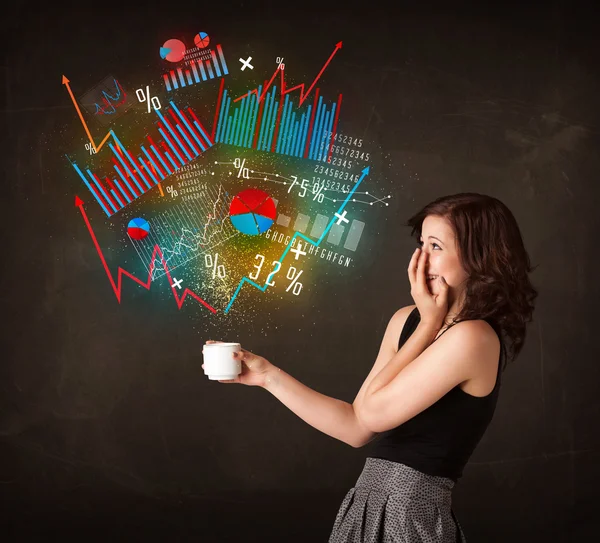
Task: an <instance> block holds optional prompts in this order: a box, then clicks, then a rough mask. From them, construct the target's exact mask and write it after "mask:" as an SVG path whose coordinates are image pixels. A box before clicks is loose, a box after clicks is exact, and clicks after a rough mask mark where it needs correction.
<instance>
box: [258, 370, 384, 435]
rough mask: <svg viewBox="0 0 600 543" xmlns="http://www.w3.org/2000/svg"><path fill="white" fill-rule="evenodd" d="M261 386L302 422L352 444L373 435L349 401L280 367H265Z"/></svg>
mask: <svg viewBox="0 0 600 543" xmlns="http://www.w3.org/2000/svg"><path fill="white" fill-rule="evenodd" d="M263 388H264V389H266V390H268V391H269V392H270V393H271V394H273V396H275V397H276V398H277V399H278V400H279V401H280V402H281V403H282V404H284V405H285V406H286V407H287V408H288V409H290V410H291V411H293V412H294V413H295V414H296V415H298V416H299V417H300V418H301V419H302V420H303V421H304V422H306V423H308V424H310V425H311V426H312V427H314V428H316V429H317V430H319V431H320V432H323V433H324V434H327V435H329V436H331V437H333V438H335V439H339V440H340V441H343V442H344V443H347V444H348V445H350V446H352V447H361V446H362V445H364V444H365V443H366V441H368V440H369V438H370V437H371V436H372V435H373V432H370V431H369V430H367V429H366V428H365V427H364V426H363V425H362V424H361V423H360V422H359V420H358V418H357V417H356V413H355V412H354V409H353V407H352V405H351V404H349V403H348V402H344V401H343V400H338V399H336V398H332V397H330V396H325V395H324V394H321V393H320V392H317V391H316V390H313V389H312V388H309V387H307V386H306V385H304V384H302V383H301V382H300V381H298V380H297V379H295V378H294V377H292V376H291V375H290V374H289V373H286V372H285V371H283V370H282V369H280V368H277V367H275V366H272V367H271V368H270V369H269V370H268V372H267V375H266V377H265V384H264V385H263Z"/></svg>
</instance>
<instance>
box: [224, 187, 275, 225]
mask: <svg viewBox="0 0 600 543" xmlns="http://www.w3.org/2000/svg"><path fill="white" fill-rule="evenodd" d="M275 213H276V212H275V202H274V201H273V199H272V198H271V197H270V196H269V195H268V194H267V193H266V192H264V191H262V190H260V189H245V190H243V191H242V192H240V193H238V194H236V195H235V196H234V197H233V200H231V205H230V206H229V218H230V219H231V223H232V224H233V226H234V227H235V228H236V229H237V230H238V231H240V232H241V233H242V234H247V235H249V236H257V235H258V234H262V233H263V232H266V231H267V230H268V229H269V228H271V225H272V224H273V222H275Z"/></svg>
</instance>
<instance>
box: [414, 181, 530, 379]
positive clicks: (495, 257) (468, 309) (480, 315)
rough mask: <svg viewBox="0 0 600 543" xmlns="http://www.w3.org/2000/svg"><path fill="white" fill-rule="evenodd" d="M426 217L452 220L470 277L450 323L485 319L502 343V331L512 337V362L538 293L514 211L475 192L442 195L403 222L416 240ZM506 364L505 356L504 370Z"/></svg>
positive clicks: (518, 348)
mask: <svg viewBox="0 0 600 543" xmlns="http://www.w3.org/2000/svg"><path fill="white" fill-rule="evenodd" d="M428 215H436V216H439V217H442V218H444V219H446V220H447V221H448V222H449V223H450V225H451V226H452V228H453V230H454V233H455V235H456V246H457V250H458V254H459V258H460V260H461V263H462V266H463V268H464V270H465V271H466V273H467V274H468V275H469V277H468V279H467V281H466V284H465V303H464V305H463V307H462V309H461V311H460V312H459V313H458V315H456V317H455V318H454V320H453V322H452V325H454V324H456V323H458V322H460V321H463V320H476V319H482V320H485V321H487V322H488V323H489V324H490V325H491V326H492V328H494V330H495V331H496V333H497V334H498V336H499V337H500V339H501V344H502V346H503V343H504V342H503V341H502V338H503V335H504V336H505V338H508V339H509V340H510V343H511V347H510V359H511V361H514V360H515V359H516V357H517V355H518V354H519V352H520V351H521V349H522V348H523V345H524V343H525V336H526V324H527V323H528V322H531V320H532V315H533V309H534V300H535V299H536V298H537V296H538V292H537V290H536V289H535V288H533V285H532V284H531V281H530V280H529V277H528V274H529V273H530V272H531V271H533V270H534V269H535V268H537V266H534V267H533V268H532V267H531V262H530V259H529V255H528V254H527V251H526V250H525V246H524V244H523V238H522V237H521V232H520V230H519V226H518V225H517V221H516V220H515V217H514V215H513V214H512V212H511V211H510V210H509V209H508V207H506V205H505V204H503V203H502V202H501V201H500V200H498V199H497V198H493V197H492V196H487V195H484V194H478V193H475V192H463V193H459V194H452V195H449V196H442V197H441V198H438V199H437V200H434V201H433V202H431V203H430V204H428V205H426V206H425V207H424V208H423V209H422V210H421V211H419V212H418V213H417V214H415V215H414V216H412V217H411V218H410V219H409V220H408V221H407V222H406V224H405V226H409V227H412V231H411V236H414V237H415V238H416V240H417V243H418V242H419V239H420V237H421V229H422V227H423V221H424V220H425V217H427V216H428ZM505 355H506V352H505ZM506 364H507V360H506V356H505V357H504V365H503V366H502V369H503V370H504V368H505V367H506Z"/></svg>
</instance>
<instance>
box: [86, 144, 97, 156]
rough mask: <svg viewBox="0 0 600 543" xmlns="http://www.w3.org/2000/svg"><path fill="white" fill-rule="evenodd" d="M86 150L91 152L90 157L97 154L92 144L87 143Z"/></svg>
mask: <svg viewBox="0 0 600 543" xmlns="http://www.w3.org/2000/svg"><path fill="white" fill-rule="evenodd" d="M85 148H86V149H87V150H88V151H89V152H90V155H94V154H96V149H94V146H93V145H92V144H91V143H86V144H85Z"/></svg>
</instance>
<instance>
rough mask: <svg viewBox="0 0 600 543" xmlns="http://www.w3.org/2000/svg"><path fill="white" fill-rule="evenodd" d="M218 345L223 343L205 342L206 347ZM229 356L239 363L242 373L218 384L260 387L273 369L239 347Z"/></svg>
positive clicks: (262, 359) (264, 359) (266, 361)
mask: <svg viewBox="0 0 600 543" xmlns="http://www.w3.org/2000/svg"><path fill="white" fill-rule="evenodd" d="M219 343H223V342H222V341H212V340H209V341H207V342H206V345H215V344H219ZM231 356H232V357H233V359H234V360H238V361H240V362H241V369H242V372H241V373H240V374H239V375H238V376H237V377H235V378H234V379H218V381H219V383H240V384H242V385H248V386H259V387H262V386H264V385H265V382H266V378H267V375H268V374H269V372H271V371H272V370H273V369H274V368H275V366H273V364H271V362H269V361H268V360H267V359H266V358H263V357H262V356H258V355H256V354H254V353H251V352H250V351H247V350H246V349H242V348H241V347H240V350H238V351H236V352H233V353H231ZM204 366H205V365H204V364H202V368H203V369H205V368H204Z"/></svg>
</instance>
